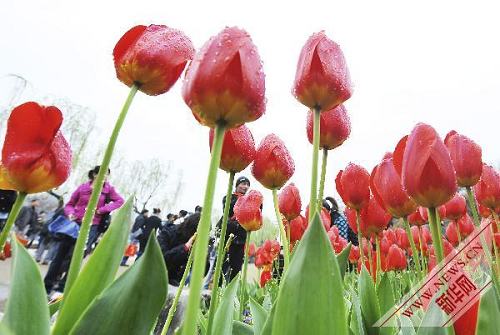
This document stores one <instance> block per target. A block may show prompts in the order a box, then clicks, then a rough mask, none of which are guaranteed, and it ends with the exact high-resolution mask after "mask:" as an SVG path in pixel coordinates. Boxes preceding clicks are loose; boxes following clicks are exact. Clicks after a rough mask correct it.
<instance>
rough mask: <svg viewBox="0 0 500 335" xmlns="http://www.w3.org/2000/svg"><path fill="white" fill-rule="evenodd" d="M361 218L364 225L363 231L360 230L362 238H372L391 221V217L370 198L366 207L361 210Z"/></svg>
mask: <svg viewBox="0 0 500 335" xmlns="http://www.w3.org/2000/svg"><path fill="white" fill-rule="evenodd" d="M361 217H362V218H363V222H364V223H365V229H366V230H365V231H364V232H363V228H361V233H362V234H363V235H364V236H367V237H369V236H374V235H377V234H379V233H381V232H382V231H383V230H384V229H385V228H387V225H388V224H389V221H390V220H391V215H390V214H388V213H387V212H386V211H385V210H384V209H383V208H382V207H381V206H380V205H379V203H378V202H377V201H376V200H375V198H373V197H371V198H370V201H369V202H368V205H367V206H366V207H364V208H363V209H362V210H361Z"/></svg>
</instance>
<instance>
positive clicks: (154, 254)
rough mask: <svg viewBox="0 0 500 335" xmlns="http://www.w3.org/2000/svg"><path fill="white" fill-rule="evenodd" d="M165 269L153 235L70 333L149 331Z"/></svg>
mask: <svg viewBox="0 0 500 335" xmlns="http://www.w3.org/2000/svg"><path fill="white" fill-rule="evenodd" d="M167 283H168V281H167V269H166V267H165V261H164V260H163V255H162V253H161V250H160V246H159V245H158V241H157V239H156V237H155V236H154V234H151V235H150V236H149V241H148V244H147V246H146V250H145V252H144V254H143V256H142V257H141V258H140V259H139V260H138V261H136V262H135V263H134V265H132V266H131V267H130V269H128V270H127V271H126V272H125V273H123V274H122V275H121V276H120V277H118V279H116V280H115V281H114V282H113V283H112V284H111V285H110V286H109V287H107V288H106V289H105V290H104V291H103V292H102V293H101V294H100V295H99V296H97V298H96V299H94V301H93V302H92V303H91V304H90V305H89V307H88V308H87V309H86V310H85V312H84V313H83V315H82V316H81V317H80V319H79V320H78V321H77V323H76V324H75V326H74V327H73V329H72V330H71V332H70V334H82V335H84V334H94V335H98V334H103V335H104V334H149V332H150V331H151V330H152V329H153V327H154V325H155V322H156V318H157V316H158V315H159V314H160V311H161V309H162V308H163V306H164V304H165V301H166V297H167V287H168V285H167Z"/></svg>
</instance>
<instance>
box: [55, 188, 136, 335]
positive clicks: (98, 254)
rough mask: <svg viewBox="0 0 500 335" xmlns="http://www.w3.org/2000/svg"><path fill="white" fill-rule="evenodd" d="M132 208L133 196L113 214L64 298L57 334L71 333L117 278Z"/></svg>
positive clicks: (57, 322)
mask: <svg viewBox="0 0 500 335" xmlns="http://www.w3.org/2000/svg"><path fill="white" fill-rule="evenodd" d="M131 212H132V197H130V198H128V200H127V201H126V202H125V204H124V205H123V206H122V207H121V208H120V209H119V210H118V211H117V213H116V215H113V219H112V222H111V224H110V226H109V229H108V230H107V231H106V233H105V234H104V236H103V238H102V240H101V242H100V243H99V244H98V245H97V248H96V249H95V250H94V252H93V254H92V255H91V257H90V258H89V260H88V262H87V264H85V266H84V267H83V269H82V271H81V272H80V274H79V275H78V277H77V279H76V281H75V283H74V285H73V286H72V288H71V291H70V292H69V293H68V295H67V297H66V298H65V299H64V302H63V307H62V309H61V311H60V313H59V316H58V318H57V321H56V324H55V327H54V329H53V331H52V333H53V334H54V335H65V334H67V333H68V332H69V331H70V330H71V328H73V326H74V324H75V322H76V321H77V320H78V319H79V318H80V316H81V315H82V313H83V312H84V311H85V309H86V308H87V307H88V306H89V305H90V303H92V301H93V300H94V299H95V297H96V296H97V295H99V294H100V293H101V292H102V291H103V290H104V289H105V288H106V287H107V286H109V284H111V282H112V281H113V279H114V278H115V276H116V273H117V271H118V268H119V267H120V262H121V260H122V258H123V251H124V250H125V246H126V244H127V239H128V233H129V229H130V214H131Z"/></svg>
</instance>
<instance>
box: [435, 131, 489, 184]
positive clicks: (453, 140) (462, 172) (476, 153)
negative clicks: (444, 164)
mask: <svg viewBox="0 0 500 335" xmlns="http://www.w3.org/2000/svg"><path fill="white" fill-rule="evenodd" d="M444 143H445V144H446V147H447V148H448V151H449V152H450V157H451V161H452V162H453V166H454V167H455V173H456V176H457V183H458V186H460V187H466V186H474V185H476V184H477V182H478V181H479V178H480V177H481V173H482V170H483V161H482V153H481V147H480V146H479V145H477V144H476V143H475V142H474V141H472V140H471V139H469V138H468V137H467V136H464V135H460V134H458V133H457V132H456V131H454V130H452V131H450V132H449V133H448V135H446V138H445V139H444Z"/></svg>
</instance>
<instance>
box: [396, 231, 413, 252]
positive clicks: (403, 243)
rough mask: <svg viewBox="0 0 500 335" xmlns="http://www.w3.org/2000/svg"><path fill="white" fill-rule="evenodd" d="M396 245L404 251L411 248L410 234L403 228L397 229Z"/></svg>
mask: <svg viewBox="0 0 500 335" xmlns="http://www.w3.org/2000/svg"><path fill="white" fill-rule="evenodd" d="M395 232H396V241H397V242H396V243H397V245H398V246H399V247H400V248H402V249H405V250H406V249H408V248H409V247H410V240H409V239H408V234H406V231H405V230H404V229H403V228H396V229H395Z"/></svg>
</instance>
